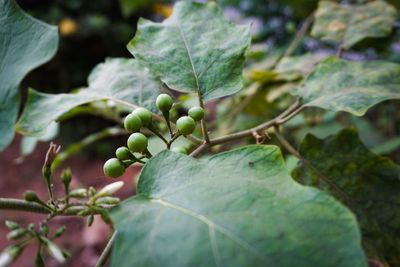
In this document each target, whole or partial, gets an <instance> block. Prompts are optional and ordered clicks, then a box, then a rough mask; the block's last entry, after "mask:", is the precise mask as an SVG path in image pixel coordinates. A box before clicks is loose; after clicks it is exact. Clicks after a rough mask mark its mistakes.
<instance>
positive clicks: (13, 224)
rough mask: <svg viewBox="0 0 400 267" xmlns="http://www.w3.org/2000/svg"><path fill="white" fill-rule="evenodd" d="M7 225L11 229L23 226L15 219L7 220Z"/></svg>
mask: <svg viewBox="0 0 400 267" xmlns="http://www.w3.org/2000/svg"><path fill="white" fill-rule="evenodd" d="M5 225H6V227H7V228H8V229H10V230H15V229H19V228H21V226H19V224H18V223H16V222H13V221H5Z"/></svg>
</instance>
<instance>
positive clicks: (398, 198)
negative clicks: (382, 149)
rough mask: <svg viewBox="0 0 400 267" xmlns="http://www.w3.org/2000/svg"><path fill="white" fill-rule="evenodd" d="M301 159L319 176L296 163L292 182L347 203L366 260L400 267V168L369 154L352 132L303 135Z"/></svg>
mask: <svg viewBox="0 0 400 267" xmlns="http://www.w3.org/2000/svg"><path fill="white" fill-rule="evenodd" d="M300 154H301V155H302V156H303V157H304V158H305V159H306V160H307V161H308V162H309V163H310V164H311V165H312V166H313V167H314V168H316V169H317V170H318V172H316V171H313V170H312V169H310V168H309V167H308V166H306V165H305V164H301V165H300V166H299V167H298V168H297V169H295V170H294V172H293V173H292V175H293V177H294V178H295V179H296V180H297V181H299V182H301V183H302V184H305V185H312V186H315V187H318V188H320V189H323V190H325V191H327V192H329V193H330V194H332V195H333V196H335V197H336V198H337V199H339V200H340V201H342V202H343V203H344V204H346V205H347V206H348V207H349V208H350V209H351V210H352V211H353V212H354V213H355V214H356V215H357V218H358V221H359V223H360V227H361V231H362V234H363V245H364V248H365V250H366V252H367V254H368V256H369V257H370V258H373V259H379V260H380V261H382V262H386V263H389V264H388V266H389V265H390V266H399V265H400V257H399V255H400V236H399V232H398V229H399V227H400V211H399V205H400V166H399V165H397V164H395V163H394V162H392V161H391V160H390V159H389V158H385V157H382V156H379V155H376V154H374V153H372V152H371V151H369V150H368V149H367V148H366V147H365V146H364V145H363V144H362V143H361V141H360V140H359V137H358V135H357V131H356V130H354V129H345V130H343V131H341V132H340V133H338V134H337V135H334V136H330V137H327V138H325V139H318V138H316V137H314V136H312V135H307V136H306V138H305V139H304V140H303V142H302V143H301V145H300ZM321 176H326V179H329V180H330V181H331V183H334V184H335V185H336V186H337V187H338V188H339V189H340V190H341V191H338V190H335V188H333V187H332V186H330V185H328V184H327V183H326V182H325V181H324V180H323V179H321Z"/></svg>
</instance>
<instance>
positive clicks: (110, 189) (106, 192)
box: [96, 181, 124, 198]
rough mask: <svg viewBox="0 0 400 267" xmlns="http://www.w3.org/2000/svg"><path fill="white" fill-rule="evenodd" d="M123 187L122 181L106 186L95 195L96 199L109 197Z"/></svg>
mask: <svg viewBox="0 0 400 267" xmlns="http://www.w3.org/2000/svg"><path fill="white" fill-rule="evenodd" d="M123 186H124V182H122V181H118V182H115V183H112V184H109V185H106V186H105V187H103V188H102V189H101V190H100V191H99V192H98V193H97V194H96V197H98V198H100V197H105V196H110V195H112V194H114V193H115V192H117V191H118V190H119V189H121V188H122V187H123Z"/></svg>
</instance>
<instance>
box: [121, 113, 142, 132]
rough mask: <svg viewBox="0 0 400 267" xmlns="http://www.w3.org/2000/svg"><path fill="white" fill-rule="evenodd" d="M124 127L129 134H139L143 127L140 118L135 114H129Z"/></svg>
mask: <svg viewBox="0 0 400 267" xmlns="http://www.w3.org/2000/svg"><path fill="white" fill-rule="evenodd" d="M124 127H125V129H126V130H127V131H129V132H137V131H139V130H140V127H142V121H141V119H140V117H139V116H137V115H135V114H132V113H131V114H129V115H128V116H126V118H125V120H124Z"/></svg>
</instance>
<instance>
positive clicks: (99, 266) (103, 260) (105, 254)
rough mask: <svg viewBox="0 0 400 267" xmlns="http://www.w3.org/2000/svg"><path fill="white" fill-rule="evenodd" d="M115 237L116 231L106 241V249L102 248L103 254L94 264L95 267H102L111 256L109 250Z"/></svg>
mask: <svg viewBox="0 0 400 267" xmlns="http://www.w3.org/2000/svg"><path fill="white" fill-rule="evenodd" d="M116 236H117V231H114V233H113V234H112V236H111V238H110V240H109V241H108V243H107V245H106V247H105V248H104V250H103V252H102V253H101V255H100V258H99V260H98V261H97V263H96V266H95V267H103V266H104V265H105V264H106V263H107V260H108V258H109V257H110V254H111V249H112V246H113V244H114V241H115V237H116Z"/></svg>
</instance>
